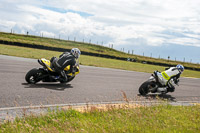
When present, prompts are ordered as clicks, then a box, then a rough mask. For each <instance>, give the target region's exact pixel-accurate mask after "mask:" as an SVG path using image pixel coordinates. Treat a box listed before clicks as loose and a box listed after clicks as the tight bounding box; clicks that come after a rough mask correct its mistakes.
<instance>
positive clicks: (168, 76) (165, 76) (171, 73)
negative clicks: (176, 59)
mask: <svg viewBox="0 0 200 133" xmlns="http://www.w3.org/2000/svg"><path fill="white" fill-rule="evenodd" d="M183 71H184V67H183V66H182V65H180V64H178V65H177V66H176V67H170V68H169V69H167V70H165V71H163V72H161V74H162V80H161V81H162V82H161V84H163V85H167V86H168V87H167V91H168V92H174V90H175V87H174V86H173V84H172V83H171V82H172V81H173V82H174V83H178V82H179V77H180V75H181V74H182V73H183Z"/></svg>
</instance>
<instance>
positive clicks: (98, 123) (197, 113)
mask: <svg viewBox="0 0 200 133" xmlns="http://www.w3.org/2000/svg"><path fill="white" fill-rule="evenodd" d="M199 131H200V106H199V105H195V106H171V105H166V104H164V105H162V104H161V105H157V106H151V107H138V108H134V109H125V108H122V109H114V108H110V110H109V111H98V110H91V111H89V112H85V113H80V112H78V111H75V110H68V111H50V112H49V113H48V114H46V115H40V116H34V115H31V116H26V117H24V118H18V119H16V120H15V121H14V122H6V123H4V124H1V125H0V133H27V132H31V133H32V132H34V133H35V132H38V133H39V132H40V133H58V132H63V133H65V132H74V133H75V132H76V133H143V132H145V133H152V132H159V133H160V132H162V133H171V132H173V133H198V132H199Z"/></svg>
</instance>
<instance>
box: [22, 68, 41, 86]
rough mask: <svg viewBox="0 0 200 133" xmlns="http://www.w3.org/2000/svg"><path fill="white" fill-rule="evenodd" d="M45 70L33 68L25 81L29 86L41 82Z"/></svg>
mask: <svg viewBox="0 0 200 133" xmlns="http://www.w3.org/2000/svg"><path fill="white" fill-rule="evenodd" d="M43 72H44V71H43V70H40V69H37V68H33V69H31V70H30V71H29V72H28V73H27V74H26V76H25V80H26V82H27V83H29V84H35V83H37V82H39V81H40V80H41V79H39V76H41V75H42V74H43Z"/></svg>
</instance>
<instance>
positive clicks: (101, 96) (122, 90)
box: [0, 55, 200, 108]
mask: <svg viewBox="0 0 200 133" xmlns="http://www.w3.org/2000/svg"><path fill="white" fill-rule="evenodd" d="M0 62H1V63H0V108H6V107H20V106H38V105H54V104H71V103H93V102H116V101H124V100H125V95H126V98H127V99H128V100H129V101H146V100H155V99H156V97H157V95H155V94H151V95H148V96H146V97H142V96H139V95H138V88H139V86H140V85H141V84H142V83H143V82H144V81H145V80H147V79H148V78H149V77H150V74H149V73H143V72H134V71H125V70H118V69H109V68H99V67H91V66H82V65H81V66H80V74H78V75H77V76H76V77H75V79H74V80H73V81H71V82H70V83H68V84H60V83H58V82H57V83H43V82H39V83H37V84H27V83H26V81H25V75H26V73H27V72H28V71H29V70H30V69H32V68H39V67H41V66H40V65H39V64H38V62H37V60H35V59H27V58H19V57H12V56H4V55H0ZM159 97H160V98H163V99H168V100H171V101H174V102H179V101H191V102H194V101H198V102H199V101H200V79H195V78H181V79H180V84H179V86H176V90H175V92H174V93H168V94H167V95H164V96H162V95H160V96H159Z"/></svg>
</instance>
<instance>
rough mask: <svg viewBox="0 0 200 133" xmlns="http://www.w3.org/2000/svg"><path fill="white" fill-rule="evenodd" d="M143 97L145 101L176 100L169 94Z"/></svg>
mask: <svg viewBox="0 0 200 133" xmlns="http://www.w3.org/2000/svg"><path fill="white" fill-rule="evenodd" d="M139 96H142V95H139ZM143 97H145V98H146V99H152V100H155V99H161V100H167V101H171V102H176V98H175V97H172V96H171V95H169V94H148V95H146V96H143Z"/></svg>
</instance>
